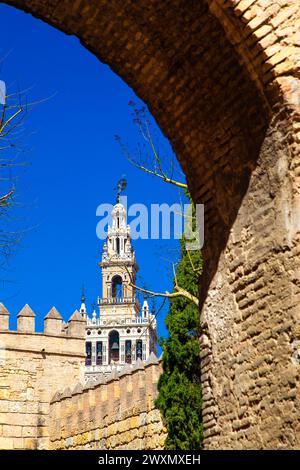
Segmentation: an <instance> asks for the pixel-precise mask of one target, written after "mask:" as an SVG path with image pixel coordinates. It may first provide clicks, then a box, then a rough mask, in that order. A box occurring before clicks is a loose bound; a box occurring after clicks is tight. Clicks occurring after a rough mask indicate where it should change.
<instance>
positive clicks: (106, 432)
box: [49, 353, 166, 450]
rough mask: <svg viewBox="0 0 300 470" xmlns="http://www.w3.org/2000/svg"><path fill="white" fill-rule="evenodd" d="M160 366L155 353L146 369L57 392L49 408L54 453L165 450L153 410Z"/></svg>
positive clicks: (137, 368) (126, 370) (141, 366)
mask: <svg viewBox="0 0 300 470" xmlns="http://www.w3.org/2000/svg"><path fill="white" fill-rule="evenodd" d="M160 373H161V365H160V363H159V362H158V360H157V359H156V357H155V356H154V354H153V353H152V354H151V356H150V357H149V360H148V362H147V363H146V364H145V365H144V364H143V363H142V362H141V361H140V360H139V361H138V362H137V364H136V366H135V367H134V368H133V369H131V368H130V366H125V368H124V369H123V371H121V373H120V374H117V373H116V372H114V373H112V374H111V375H110V376H109V377H108V378H107V379H104V378H103V377H102V378H100V379H99V380H98V381H97V382H92V381H90V382H88V383H87V384H86V386H85V387H83V386H82V385H81V384H80V383H79V384H77V386H76V387H75V389H74V390H73V392H71V390H70V388H69V387H68V388H67V389H65V390H64V391H63V392H62V393H56V394H55V396H54V397H53V399H52V401H51V404H50V424H49V434H50V448H51V449H56V450H58V449H59V450H62V449H71V450H72V449H73V450H74V449H76V450H78V449H99V450H100V449H156V450H158V449H162V448H163V445H164V441H165V437H166V430H165V428H164V426H163V423H162V419H161V416H160V412H159V410H157V409H155V406H154V401H155V398H156V396H157V382H158V378H159V375H160Z"/></svg>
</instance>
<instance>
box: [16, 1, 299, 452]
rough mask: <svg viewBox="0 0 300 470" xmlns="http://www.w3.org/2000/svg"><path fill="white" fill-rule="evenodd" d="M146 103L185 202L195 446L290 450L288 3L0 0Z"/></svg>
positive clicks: (292, 179) (292, 279) (293, 354)
mask: <svg viewBox="0 0 300 470" xmlns="http://www.w3.org/2000/svg"><path fill="white" fill-rule="evenodd" d="M7 3H9V4H12V5H16V6H18V7H20V8H23V9H25V10H27V11H29V12H31V13H33V14H34V15H36V16H37V17H39V18H41V19H43V20H45V21H47V22H48V23H49V24H51V25H53V26H55V27H57V28H59V29H61V30H62V31H65V32H66V33H68V34H74V35H76V36H78V38H79V39H80V40H81V42H82V44H83V45H84V46H85V47H87V48H88V49H89V50H90V51H92V52H93V53H94V54H95V55H96V56H97V57H99V59H100V60H102V61H104V62H106V63H108V64H109V65H110V66H111V67H112V69H113V70H114V71H115V72H116V73H118V74H119V75H120V76H121V77H123V78H124V80H126V82H127V83H128V84H129V85H131V86H132V87H133V88H134V90H135V91H136V92H137V93H138V94H139V96H140V97H141V98H142V99H144V100H145V101H146V102H147V104H148V105H149V107H150V110H151V111H152V113H153V115H154V117H155V118H156V119H157V121H158V123H159V125H160V126H161V128H162V130H163V131H164V132H165V133H166V135H167V137H168V138H169V139H170V142H171V143H172V145H173V148H174V150H175V152H176V154H177V156H178V159H179V161H180V163H181V164H182V167H183V169H184V171H185V174H186V176H187V180H188V183H189V187H190V190H191V193H192V195H193V198H194V200H195V201H196V202H198V201H199V202H202V203H204V204H205V233H206V236H205V247H204V257H205V279H204V280H203V281H202V285H201V288H202V291H201V305H202V306H203V309H202V324H203V335H202V339H201V341H202V344H203V353H202V354H203V388H204V390H205V393H204V417H205V418H204V419H205V446H206V447H207V448H219V447H223V448H236V447H238V448H240V447H247V448H262V447H265V448H287V447H290V448H292V447H293V448H298V447H299V446H300V443H299V410H300V406H299V405H300V404H299V363H298V359H297V357H298V356H297V354H298V353H297V348H298V347H299V346H298V345H299V343H298V342H299V340H300V338H299V335H300V331H299V317H300V312H299V299H300V293H299V285H300V282H299V273H300V261H299V260H300V257H299V249H298V246H299V241H300V240H299V238H300V237H299V232H300V227H299V216H298V214H299V208H300V201H299V188H300V184H299V174H300V173H299V165H300V158H299V141H300V124H299V122H300V118H299V105H300V84H299V79H300V74H299V18H300V3H299V1H298V0H196V1H195V0H167V1H164V2H162V1H160V0H150V1H149V0H147V1H146V0H141V1H139V2H135V1H131V0H110V1H107V0H97V1H96V0H94V1H90V0H89V1H88V0H77V1H72V0H50V1H47V2H45V1H44V0H26V1H24V0H7Z"/></svg>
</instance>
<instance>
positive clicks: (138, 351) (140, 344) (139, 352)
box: [136, 339, 143, 359]
mask: <svg viewBox="0 0 300 470" xmlns="http://www.w3.org/2000/svg"><path fill="white" fill-rule="evenodd" d="M136 358H137V359H142V358H143V341H142V340H141V339H139V340H138V341H137V342H136Z"/></svg>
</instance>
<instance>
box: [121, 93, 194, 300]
mask: <svg viewBox="0 0 300 470" xmlns="http://www.w3.org/2000/svg"><path fill="white" fill-rule="evenodd" d="M129 105H130V106H131V107H132V109H133V111H132V115H133V122H134V124H135V125H136V126H137V128H138V130H139V134H140V136H141V142H139V143H138V145H137V148H136V149H135V152H134V153H132V152H131V151H130V150H129V147H128V145H127V144H124V142H123V141H122V140H121V138H120V137H119V136H115V139H116V141H117V142H118V144H119V145H120V146H121V150H122V153H123V154H124V156H125V157H126V158H127V160H128V161H129V162H130V163H131V164H132V165H134V166H135V167H136V168H138V169H139V170H141V171H143V172H145V173H147V174H148V175H152V176H155V177H157V178H159V179H160V180H162V181H164V182H165V183H169V184H172V185H174V186H176V187H177V188H179V189H180V190H183V191H184V193H185V195H186V196H187V197H189V199H190V201H192V200H191V197H190V194H189V191H188V185H187V184H186V183H185V182H183V181H180V180H178V179H177V178H176V177H175V176H174V170H175V156H173V155H170V154H165V153H164V154H163V153H162V152H161V151H160V150H159V145H158V144H157V142H156V139H155V137H154V132H153V128H152V126H151V123H150V119H149V117H148V115H147V112H146V110H145V108H141V109H137V108H136V106H135V104H134V103H133V102H132V101H131V102H130V103H129ZM181 207H182V202H181ZM181 212H182V215H183V216H184V217H191V216H189V215H186V214H184V211H183V209H182V211H181ZM192 219H193V221H192V223H196V219H195V217H194V216H192ZM187 254H188V257H189V262H190V265H191V269H192V270H193V272H194V273H195V276H196V277H199V276H200V275H201V273H202V269H201V268H199V267H198V266H195V265H194V263H193V261H192V257H191V255H190V252H189V251H187ZM172 269H173V276H174V291H173V292H168V291H166V292H154V291H151V290H148V289H145V288H143V287H140V286H137V285H136V284H134V283H133V279H132V278H131V277H130V273H129V271H128V270H127V274H128V275H129V277H130V279H131V286H132V287H133V288H134V289H136V290H137V291H139V292H141V293H143V294H146V295H148V296H149V297H163V298H168V299H172V298H175V297H184V298H186V299H188V300H189V301H191V302H192V303H194V304H195V305H197V306H198V305H199V299H198V298H197V297H196V296H194V295H193V294H192V293H191V292H188V291H187V290H186V289H184V288H183V287H182V286H180V285H179V283H178V280H177V276H176V269H175V264H174V263H172Z"/></svg>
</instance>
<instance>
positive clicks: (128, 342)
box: [125, 339, 131, 364]
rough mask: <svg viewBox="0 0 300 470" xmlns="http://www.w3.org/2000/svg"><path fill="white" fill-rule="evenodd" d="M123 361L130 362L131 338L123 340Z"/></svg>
mask: <svg viewBox="0 0 300 470" xmlns="http://www.w3.org/2000/svg"><path fill="white" fill-rule="evenodd" d="M125 362H126V364H131V340H130V339H128V340H126V341H125Z"/></svg>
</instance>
